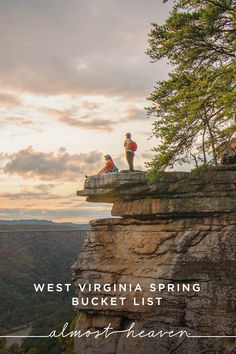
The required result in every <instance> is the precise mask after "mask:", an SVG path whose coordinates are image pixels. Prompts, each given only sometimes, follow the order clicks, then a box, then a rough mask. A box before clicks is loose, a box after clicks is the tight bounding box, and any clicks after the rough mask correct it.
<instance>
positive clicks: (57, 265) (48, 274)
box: [0, 230, 85, 354]
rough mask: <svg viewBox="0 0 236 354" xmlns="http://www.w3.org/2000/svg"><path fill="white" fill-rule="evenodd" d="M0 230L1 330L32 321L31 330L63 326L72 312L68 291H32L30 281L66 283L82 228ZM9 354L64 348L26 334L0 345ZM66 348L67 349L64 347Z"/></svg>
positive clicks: (52, 352)
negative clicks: (14, 342)
mask: <svg viewBox="0 0 236 354" xmlns="http://www.w3.org/2000/svg"><path fill="white" fill-rule="evenodd" d="M71 232H73V234H70V233H69V232H68V231H64V230H60V231H49V232H48V231H45V230H41V231H40V230H35V231H32V232H29V231H26V232H23V231H19V232H16V231H2V232H0V252H1V257H0V313H1V316H0V331H1V333H3V332H4V331H5V330H8V329H10V328H12V327H16V326H21V325H23V324H26V323H29V322H33V331H32V333H31V335H34V334H35V335H40V334H41V335H47V334H49V333H50V332H51V331H52V330H53V329H57V330H58V331H59V330H61V329H62V327H63V325H64V323H65V322H71V321H72V320H73V318H74V317H75V313H74V311H73V307H72V305H71V297H72V296H74V289H73V288H72V287H71V291H70V292H68V293H67V292H65V291H63V292H58V293H47V292H43V293H36V292H35V290H34V288H33V284H34V283H46V284H47V283H62V284H64V283H71V269H70V267H71V265H72V264H73V263H74V262H75V261H76V259H77V257H78V254H79V252H80V250H81V248H82V243H83V238H84V234H85V233H84V231H80V230H78V231H77V230H73V231H71ZM3 346H4V341H0V352H1V353H4V351H6V350H7V351H6V353H12V354H20V353H22V354H44V353H48V354H58V353H63V351H64V350H65V348H64V344H63V343H61V342H59V341H58V339H56V338H50V339H41V338H39V339H30V338H29V339H26V340H25V341H24V342H23V344H22V346H21V347H18V346H17V345H13V346H11V347H10V348H8V349H6V348H4V351H3ZM66 354H67V353H66Z"/></svg>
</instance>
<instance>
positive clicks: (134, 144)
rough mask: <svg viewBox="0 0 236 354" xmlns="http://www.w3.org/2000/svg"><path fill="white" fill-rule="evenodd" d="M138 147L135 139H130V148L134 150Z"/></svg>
mask: <svg viewBox="0 0 236 354" xmlns="http://www.w3.org/2000/svg"><path fill="white" fill-rule="evenodd" d="M137 148H138V145H137V144H136V142H135V141H133V140H131V150H132V151H133V152H134V151H136V150H137Z"/></svg>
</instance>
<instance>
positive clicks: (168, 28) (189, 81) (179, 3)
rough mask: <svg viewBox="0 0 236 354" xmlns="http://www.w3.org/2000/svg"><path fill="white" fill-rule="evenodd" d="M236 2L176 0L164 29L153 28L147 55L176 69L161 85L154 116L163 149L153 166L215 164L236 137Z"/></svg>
mask: <svg viewBox="0 0 236 354" xmlns="http://www.w3.org/2000/svg"><path fill="white" fill-rule="evenodd" d="M235 14H236V6H235V4H234V3H233V1H231V0H223V1H221V2H219V1H214V0H212V1H211V0H203V1H199V0H190V1H185V0H176V1H175V7H174V9H173V11H172V13H171V14H170V16H169V18H168V19H167V20H166V23H165V24H164V25H162V26H159V25H158V24H155V23H153V24H152V25H153V28H152V30H151V32H150V34H149V36H150V39H149V45H150V46H149V49H148V51H147V53H148V54H149V56H150V57H151V59H152V60H153V61H157V60H160V59H163V58H167V59H168V60H169V62H171V63H172V65H173V67H174V70H173V72H171V73H170V74H169V79H168V80H164V81H159V82H157V85H156V87H155V89H154V91H153V92H152V93H151V95H150V97H149V100H150V101H151V102H152V106H150V107H149V108H147V110H148V115H155V122H154V124H153V135H154V136H155V137H156V138H157V139H158V143H159V145H158V146H157V147H155V148H154V151H155V152H156V155H155V157H154V159H153V161H151V162H150V163H149V164H147V165H148V167H149V169H151V170H163V169H165V168H166V167H173V166H174V165H175V164H176V163H180V164H181V163H184V162H188V161H189V160H190V159H191V158H192V156H193V155H194V159H195V162H197V163H198V162H199V163H202V162H203V163H204V164H206V163H207V155H210V156H211V157H212V159H213V162H214V164H215V165H217V163H218V160H219V156H220V152H221V151H220V145H221V144H222V143H223V142H225V141H228V140H230V139H231V137H232V136H233V134H235V132H236V124H235V123H236V122H235V119H236V111H235V108H236V107H235V99H236V93H235V69H236V65H235V45H236V40H235V38H236V37H235V19H236V16H235Z"/></svg>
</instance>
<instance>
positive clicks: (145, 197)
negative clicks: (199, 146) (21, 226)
mask: <svg viewBox="0 0 236 354" xmlns="http://www.w3.org/2000/svg"><path fill="white" fill-rule="evenodd" d="M162 177H163V178H162V179H161V181H159V182H157V183H155V184H151V185H149V184H148V183H147V175H146V173H140V172H136V173H118V174H108V175H103V176H93V177H89V178H88V179H87V180H86V181H85V188H84V190H83V191H80V192H78V194H79V195H84V196H87V198H88V200H89V201H93V202H112V203H114V204H113V209H112V214H113V215H114V216H122V217H121V218H110V219H101V220H95V221H92V222H91V226H92V228H91V231H89V232H87V237H86V240H85V243H84V248H83V251H82V252H81V253H80V256H79V259H78V262H76V263H75V264H74V265H73V267H72V268H73V279H74V284H75V286H76V289H77V295H78V298H79V300H80V304H79V305H78V306H77V309H78V310H79V311H80V314H81V315H80V318H79V320H78V322H77V325H76V329H78V330H79V329H80V330H82V331H85V330H88V329H89V330H91V331H93V330H94V331H95V330H99V331H101V332H102V330H104V328H105V327H106V326H107V325H108V324H109V323H111V325H112V327H113V328H114V330H117V331H118V332H119V333H117V334H112V335H110V336H109V337H108V338H104V336H100V337H99V338H98V339H95V338H94V336H89V337H88V338H85V337H82V338H80V339H78V338H76V339H75V353H86V354H87V353H116V354H118V353H119V354H121V353H141V354H142V353H147V352H148V353H163V354H164V353H186V354H187V353H205V352H208V353H216V352H217V353H234V352H236V312H235V308H236V272H235V270H236V247H235V246H236V237H235V236H236V226H235V224H236V169H235V168H234V167H232V166H231V170H227V169H226V168H221V169H218V170H217V169H214V170H211V171H208V172H206V173H205V174H202V175H197V176H189V175H188V174H187V173H167V174H165V175H164V176H162ZM84 283H86V284H91V285H94V284H100V285H103V284H110V285H112V286H111V290H109V291H106V290H104V289H103V288H102V289H101V290H100V291H98V290H96V289H95V290H94V289H88V288H86V289H85V290H84V291H83V292H82V291H81V289H80V285H81V284H84ZM114 284H115V285H116V286H117V288H118V285H119V284H122V285H124V284H128V285H129V286H131V288H130V290H126V291H122V290H120V291H119V290H114ZM137 284H138V285H140V287H141V289H142V291H138V290H137V289H135V287H136V286H137ZM158 286H160V287H161V289H158ZM168 286H169V288H168ZM163 287H164V289H163V290H162V288H163ZM153 289H155V290H156V291H151V290H153ZM199 289H200V291H198V290H199ZM135 290H136V291H135ZM158 290H160V291H158ZM82 297H84V298H88V299H89V300H91V299H92V298H94V297H96V298H97V299H98V304H96V305H94V304H91V303H89V304H88V305H87V306H83V304H82V303H81V299H82ZM102 297H103V298H108V300H107V304H105V305H104V304H103V305H101V303H99V300H100V299H101V298H102ZM111 297H113V298H116V299H117V300H116V301H117V305H114V303H113V304H111V302H110V300H111ZM122 297H125V300H124V303H123V304H122V303H121V302H120V300H119V299H120V298H122ZM134 298H135V301H134ZM148 298H152V299H153V304H152V305H150V304H149V303H148ZM156 298H161V300H157V299H156ZM142 299H144V300H142ZM142 301H143V303H142ZM132 323H135V327H133V328H134V331H135V333H136V334H137V333H139V332H140V331H141V330H143V331H144V332H143V333H150V331H155V333H157V332H159V331H161V330H162V331H171V330H172V331H173V332H174V333H178V332H179V331H181V330H183V331H186V333H188V334H189V335H192V336H194V335H195V336H198V337H199V336H225V338H217V337H214V338H193V337H192V338H190V337H187V336H186V335H183V336H180V335H176V336H173V337H171V338H170V337H169V336H168V335H165V336H163V337H162V338H160V336H156V337H155V338H150V336H144V337H143V338H139V337H137V338H131V336H128V338H127V333H128V332H127V331H126V330H128V329H129V328H131V327H132ZM122 331H123V332H122ZM233 336H235V338H233Z"/></svg>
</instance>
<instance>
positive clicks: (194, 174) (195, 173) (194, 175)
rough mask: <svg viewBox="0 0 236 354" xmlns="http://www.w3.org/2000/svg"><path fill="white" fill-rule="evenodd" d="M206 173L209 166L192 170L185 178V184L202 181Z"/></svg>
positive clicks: (204, 165)
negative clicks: (196, 180)
mask: <svg viewBox="0 0 236 354" xmlns="http://www.w3.org/2000/svg"><path fill="white" fill-rule="evenodd" d="M207 171H209V165H207V164H202V165H200V166H198V167H196V168H194V169H192V170H191V171H190V173H189V175H188V177H187V182H190V181H192V180H195V179H198V180H202V179H203V177H204V176H205V174H206V172H207Z"/></svg>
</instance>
